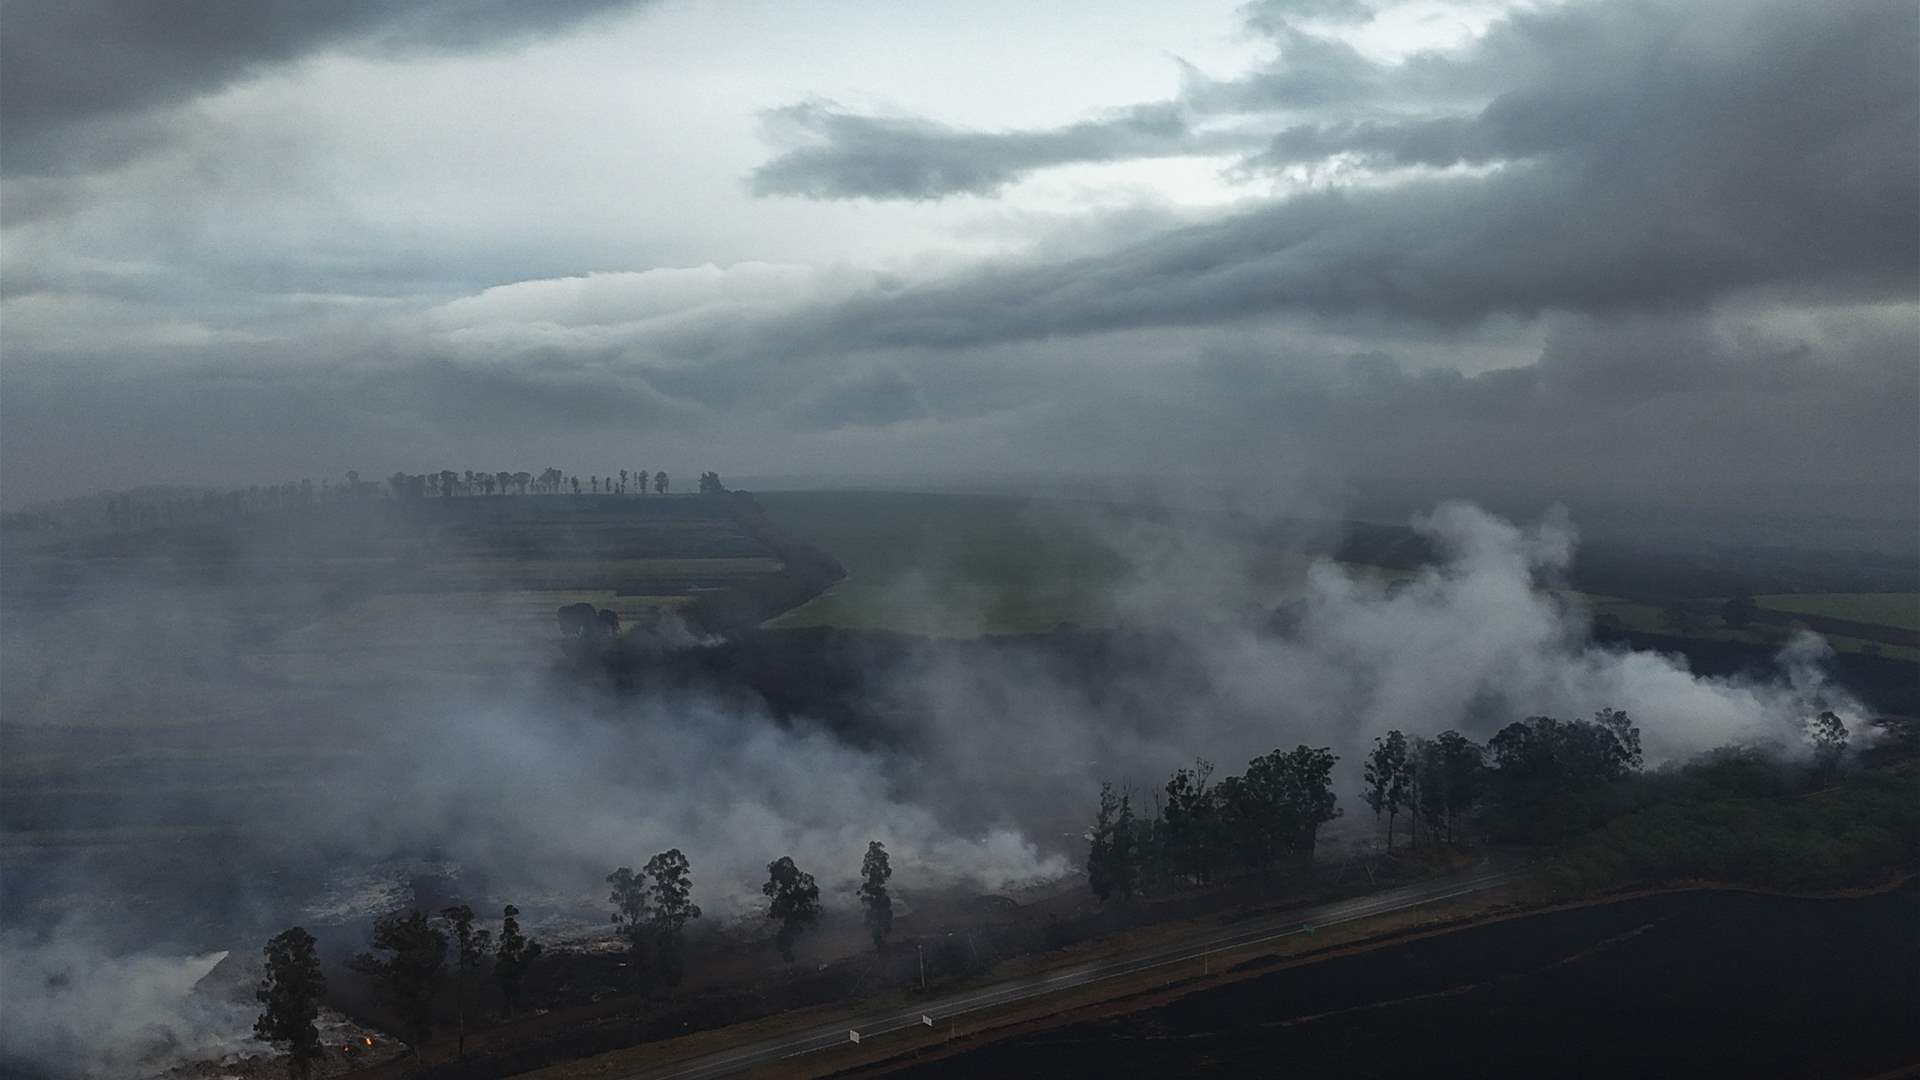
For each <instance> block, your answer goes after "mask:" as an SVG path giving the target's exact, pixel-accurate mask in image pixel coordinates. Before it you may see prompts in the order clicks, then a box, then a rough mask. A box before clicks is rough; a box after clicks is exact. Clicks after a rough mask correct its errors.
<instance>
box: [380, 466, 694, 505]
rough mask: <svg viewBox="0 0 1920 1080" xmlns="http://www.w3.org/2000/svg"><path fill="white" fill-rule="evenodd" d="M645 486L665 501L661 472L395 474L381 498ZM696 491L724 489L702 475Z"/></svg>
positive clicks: (608, 491) (642, 489)
mask: <svg viewBox="0 0 1920 1080" xmlns="http://www.w3.org/2000/svg"><path fill="white" fill-rule="evenodd" d="M649 484H651V486H652V489H653V493H654V494H655V495H665V494H667V493H668V492H670V491H671V490H673V480H672V478H671V477H669V476H668V475H667V473H666V470H664V469H662V470H658V471H656V472H654V473H653V475H652V476H648V475H647V470H646V469H644V468H641V469H635V470H633V472H631V473H629V472H628V471H627V470H625V469H619V470H617V471H613V472H609V473H607V474H606V475H604V476H602V475H598V474H594V475H589V476H588V477H587V478H586V482H585V484H584V485H583V484H582V483H581V479H580V477H579V476H578V475H577V474H569V473H564V472H561V471H560V470H559V469H555V468H551V467H549V468H545V469H542V470H540V471H539V472H538V473H530V472H504V471H502V472H487V471H485V470H480V471H477V472H476V471H474V470H471V469H469V470H465V471H461V472H456V471H454V470H452V469H442V470H440V471H439V472H426V473H405V472H396V473H394V474H393V475H392V476H389V477H387V493H388V494H390V495H391V496H392V497H393V498H396V499H429V498H435V499H438V498H469V497H473V496H488V495H526V494H528V493H529V492H531V493H532V494H535V495H566V494H572V495H626V494H629V493H631V494H633V495H645V494H647V489H648V486H649ZM699 491H700V494H702V495H724V494H726V491H727V488H726V485H725V484H723V483H721V482H720V474H719V473H717V472H712V471H708V472H703V473H701V474H700V483H699Z"/></svg>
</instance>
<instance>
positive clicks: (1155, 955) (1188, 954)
mask: <svg viewBox="0 0 1920 1080" xmlns="http://www.w3.org/2000/svg"><path fill="white" fill-rule="evenodd" d="M1517 874H1518V871H1514V870H1494V869H1486V868H1482V869H1479V870H1476V871H1474V872H1471V873H1468V874H1464V875H1458V876H1453V877H1448V878H1442V879H1439V880H1435V881H1425V882H1420V883H1418V884H1414V885H1406V886H1402V887H1401V888H1397V889H1388V890H1386V891H1384V892H1377V893H1373V894H1370V895H1368V896H1361V897H1355V898H1354V899H1351V900H1342V901H1339V902H1338V903H1332V904H1323V905H1321V906H1319V907H1315V908H1308V909H1306V910H1304V911H1292V912H1288V913H1287V914H1285V915H1279V916H1274V917H1272V918H1269V919H1259V920H1254V921H1252V922H1249V923H1248V924H1247V925H1245V926H1242V927H1240V928H1238V929H1236V930H1234V931H1232V932H1230V933H1225V934H1216V935H1211V936H1197V937H1196V938H1195V939H1193V940H1190V941H1185V942H1181V943H1179V944H1176V945H1170V946H1163V947H1160V948H1157V949H1152V950H1148V951H1145V952H1141V953H1138V954H1136V955H1133V956H1126V957H1109V958H1105V959H1101V960H1097V961H1093V962H1090V963H1085V964H1076V965H1074V966H1073V967H1067V968H1060V969H1057V970H1054V971H1049V972H1045V973H1043V974H1039V975H1028V976H1025V977H1022V978H1018V979H1009V980H1007V981H1005V982H1001V983H995V984H994V985H992V986H987V987H976V988H974V989H972V990H967V991H965V992H962V993H957V994H950V995H948V996H946V997H942V998H935V999H931V1000H928V1001H924V1002H921V1003H919V1004H916V1005H914V1006H912V1007H911V1008H907V1009H904V1010H899V1009H896V1010H890V1011H887V1012H875V1013H870V1014H868V1015H865V1016H860V1017H856V1018H854V1019H851V1020H849V1021H847V1022H846V1023H840V1024H834V1025H831V1026H824V1027H818V1028H814V1029H812V1030H810V1031H805V1032H795V1033H792V1034H789V1035H784V1036H779V1037H776V1038H771V1039H764V1040H761V1041H759V1042H754V1043H745V1044H742V1045H740V1046H736V1047H732V1048H730V1049H727V1050H721V1051H717V1052H715V1053H711V1054H704V1055H701V1056H699V1057H692V1058H688V1059H686V1060H685V1061H681V1062H677V1063H675V1064H672V1065H667V1066H664V1067H662V1068H659V1069H656V1070H653V1071H651V1072H646V1073H640V1074H637V1075H635V1076H632V1077H628V1078H626V1080H706V1078H708V1077H716V1076H725V1075H726V1074H728V1073H732V1072H738V1071H740V1070H742V1069H747V1068H752V1067H753V1066H755V1065H765V1064H767V1063H769V1062H773V1061H778V1060H780V1059H782V1058H789V1057H798V1056H800V1055H802V1054H811V1053H814V1052H816V1051H819V1050H826V1049H830V1048H832V1047H835V1046H842V1045H845V1044H846V1043H847V1042H848V1037H847V1032H848V1030H849V1029H851V1030H854V1031H858V1032H859V1033H860V1038H861V1041H862V1042H867V1041H871V1040H873V1039H875V1038H880V1037H883V1036H885V1035H887V1034H888V1033H889V1032H894V1031H900V1030H903V1029H905V1028H911V1027H916V1026H920V1025H922V1024H923V1021H922V1020H921V1017H923V1016H927V1017H931V1018H932V1019H933V1022H934V1024H935V1026H936V1027H937V1026H939V1025H942V1024H945V1023H946V1022H947V1021H948V1020H950V1019H952V1018H954V1017H957V1016H964V1015H966V1014H967V1013H972V1012H978V1011H980V1010H982V1009H993V1008H998V1007H1000V1006H1003V1005H1009V1004H1012V1003H1014V1002H1017V1001H1024V1000H1026V999H1028V998H1035V997H1040V996H1042V995H1045V994H1053V993H1058V992H1059V991H1062V990H1071V989H1073V988H1075V987H1080V986H1086V985H1087V984H1089V983H1095V982H1099V981H1101V980H1102V979H1112V978H1117V977H1119V976H1121V975H1131V974H1134V973H1136V972H1141V971H1149V970H1152V969H1153V968H1158V967H1172V966H1174V965H1177V964H1192V963H1201V962H1202V960H1203V958H1204V957H1207V956H1209V955H1211V954H1213V953H1217V952H1223V951H1226V950H1229V949H1240V948H1245V947H1247V946H1249V945H1259V944H1262V943H1264V942H1268V941H1277V940H1279V939H1281V938H1285V937H1292V936H1294V935H1296V934H1309V933H1312V932H1313V931H1314V930H1316V929H1319V928H1321V927H1327V926H1336V925H1338V924H1340V923H1345V922H1352V921H1353V920H1355V919H1365V918H1370V917H1372V916H1375V915H1385V914H1387V913H1389V912H1394V911H1401V910H1404V909H1406V908H1411V907H1419V906H1420V905H1422V904H1431V903H1435V902H1437V901H1440V900H1446V899H1450V898H1452V897H1456V896H1465V895H1467V894H1468V893H1474V892H1479V891H1481V890H1483V889H1491V888H1493V887H1494V886H1496V885H1500V884H1503V883H1505V882H1507V881H1510V880H1512V879H1513V878H1514V877H1515V876H1516V875H1517Z"/></svg>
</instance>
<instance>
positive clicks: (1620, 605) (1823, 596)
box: [1575, 593, 1920, 661]
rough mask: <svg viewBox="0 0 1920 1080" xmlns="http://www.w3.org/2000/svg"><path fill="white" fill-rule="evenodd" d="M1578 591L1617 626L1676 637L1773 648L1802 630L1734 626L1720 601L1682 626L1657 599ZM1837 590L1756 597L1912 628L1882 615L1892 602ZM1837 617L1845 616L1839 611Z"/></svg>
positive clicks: (1866, 644)
mask: <svg viewBox="0 0 1920 1080" xmlns="http://www.w3.org/2000/svg"><path fill="white" fill-rule="evenodd" d="M1575 595H1576V596H1577V598H1578V600H1579V601H1580V602H1582V603H1584V604H1585V606H1586V608H1587V610H1588V611H1589V612H1591V613H1592V616H1593V618H1594V620H1595V621H1596V622H1607V621H1610V622H1611V624H1612V625H1616V626H1619V627H1620V628H1622V629H1625V630H1636V631H1639V632H1641V633H1648V634H1668V635H1672V636H1675V637H1684V638H1694V639H1699V640H1704V641H1733V642H1742V643H1746V644H1751V645H1764V646H1768V647H1771V648H1778V647H1780V646H1783V645H1785V644H1787V642H1789V641H1790V640H1792V639H1793V638H1794V636H1795V635H1796V634H1798V633H1799V631H1798V630H1797V629H1796V628H1794V627H1793V626H1790V625H1785V624H1780V623H1763V622H1751V623H1748V624H1747V625H1745V626H1731V625H1729V624H1728V623H1727V621H1726V620H1725V619H1724V618H1722V617H1721V615H1720V611H1719V608H1720V605H1719V603H1717V602H1710V603H1702V604H1695V605H1691V613H1690V617H1689V618H1688V620H1687V621H1686V622H1684V623H1682V624H1681V625H1678V626H1676V625H1675V624H1674V623H1673V622H1671V621H1670V620H1669V619H1668V617H1667V616H1668V612H1667V609H1666V608H1662V607H1659V606H1657V605H1654V604H1648V603H1643V602H1641V601H1638V600H1626V599H1622V598H1620V597H1616V596H1593V595H1588V594H1575ZM1836 595H1840V594H1833V593H1804V594H1781V595H1775V596H1768V597H1765V598H1764V600H1762V598H1759V597H1756V598H1755V601H1756V603H1759V604H1760V606H1761V607H1763V608H1770V609H1772V610H1775V611H1788V612H1803V613H1805V614H1812V615H1818V614H1832V613H1834V612H1835V611H1837V610H1851V611H1852V612H1853V614H1852V615H1850V616H1845V617H1847V618H1849V619H1850V620H1852V621H1858V622H1862V623H1871V624H1873V625H1878V626H1885V627H1890V628H1893V629H1896V630H1899V629H1906V628H1905V627H1903V626H1902V625H1901V624H1900V623H1897V622H1892V621H1888V620H1884V619H1883V618H1881V617H1879V616H1880V615H1881V613H1882V610H1883V609H1884V607H1890V606H1892V605H1890V604H1889V605H1876V604H1869V603H1861V604H1858V605H1857V606H1856V607H1854V608H1851V609H1849V608H1845V607H1843V606H1838V605H1835V606H1833V607H1829V606H1828V605H1827V604H1826V601H1827V600H1828V598H1830V597H1833V596H1836ZM1846 595H1848V596H1849V597H1856V598H1858V599H1859V600H1861V601H1871V600H1876V599H1877V598H1878V597H1880V596H1882V595H1884V596H1887V597H1894V598H1897V597H1910V596H1912V595H1913V594H1912V593H1885V594H1879V593H1858V594H1846ZM1783 602H1800V603H1803V604H1804V605H1805V606H1803V607H1788V606H1786V605H1785V603H1783ZM1865 615H1873V616H1875V617H1873V618H1865V617H1863V616H1865ZM1835 617H1840V616H1837V615H1835ZM1821 637H1822V638H1823V639H1825V641H1826V642H1827V644H1828V645H1831V646H1832V647H1833V648H1834V650H1835V651H1837V652H1852V653H1865V654H1868V655H1877V656H1885V657H1889V658H1891V659H1895V660H1908V661H1920V649H1917V648H1913V647H1911V646H1906V645H1896V644H1889V643H1887V642H1884V641H1874V640H1870V639H1867V638H1863V637H1852V636H1849V635H1845V634H1834V633H1823V634H1821Z"/></svg>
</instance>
